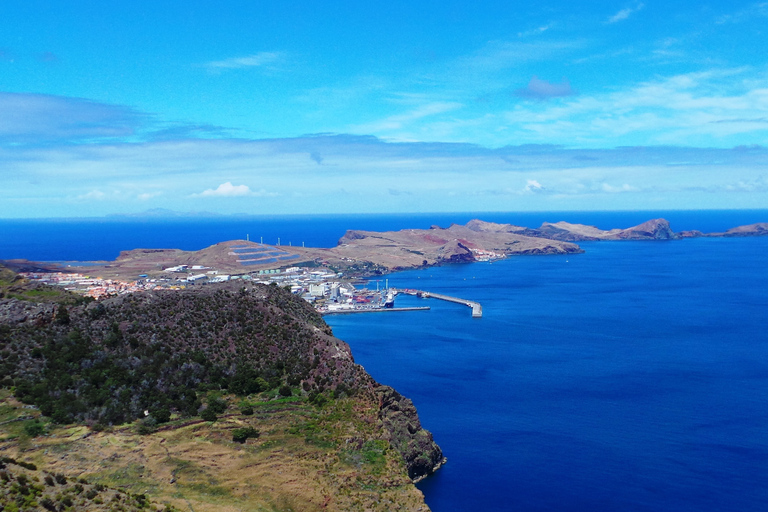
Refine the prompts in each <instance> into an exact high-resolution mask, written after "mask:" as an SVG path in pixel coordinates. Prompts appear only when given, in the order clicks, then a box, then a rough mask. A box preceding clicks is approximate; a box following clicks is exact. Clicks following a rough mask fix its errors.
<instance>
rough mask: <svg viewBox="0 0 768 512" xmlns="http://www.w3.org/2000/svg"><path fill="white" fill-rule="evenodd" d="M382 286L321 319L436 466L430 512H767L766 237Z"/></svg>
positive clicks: (439, 272)
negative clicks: (396, 400)
mask: <svg viewBox="0 0 768 512" xmlns="http://www.w3.org/2000/svg"><path fill="white" fill-rule="evenodd" d="M583 247H584V249H585V250H586V253H585V254H580V255H569V256H547V257H516V258H509V259H507V260H504V261H501V262H496V263H493V264H487V263H485V264H484V263H475V264H471V265H451V266H444V267H440V268H432V269H427V270H420V271H410V272H402V273H398V274H394V275H391V276H389V283H390V285H391V286H396V287H410V288H419V289H424V290H430V291H435V292H440V293H444V294H448V295H453V296H458V297H462V298H466V299H471V300H475V301H479V302H480V303H481V304H482V305H483V318H481V319H473V318H471V317H470V311H469V308H466V307H464V306H461V305H457V304H451V303H446V302H441V301H437V300H433V299H417V298H415V297H410V296H406V297H402V298H401V297H398V299H397V301H396V305H397V306H407V305H415V304H420V305H424V304H428V305H429V306H431V308H432V309H431V310H430V311H427V312H413V313H390V314H387V315H381V314H379V315H349V316H335V317H329V318H328V319H327V320H328V322H329V323H330V325H331V326H332V327H333V330H334V333H335V334H336V335H337V336H338V337H340V338H342V339H344V340H346V341H347V342H348V343H349V344H350V345H351V347H352V351H353V353H354V355H355V358H356V361H357V362H358V363H360V364H362V365H363V366H365V368H366V369H367V370H368V371H369V373H371V374H372V375H373V376H374V378H376V379H378V380H379V381H380V382H384V383H387V384H390V385H392V386H394V387H396V388H397V389H398V390H399V391H400V392H401V393H403V394H404V395H406V396H408V397H410V398H412V399H413V401H414V403H415V404H416V406H417V408H418V410H419V413H420V416H421V420H422V423H423V424H424V426H425V427H426V428H428V429H430V430H431V431H432V432H433V434H434V436H435V439H436V441H437V442H438V443H439V444H440V446H441V447H442V449H443V450H444V452H445V454H446V456H447V457H448V464H446V465H445V466H444V467H443V468H442V469H441V470H440V471H438V472H437V473H436V474H435V475H433V476H432V477H430V478H428V479H426V480H425V481H423V482H422V483H421V484H419V487H420V488H421V490H422V491H423V492H424V494H425V497H426V501H427V504H428V505H429V506H430V507H431V508H432V510H433V511H435V512H448V511H468V510H520V511H583V510H590V511H619V510H620V511H659V510H675V511H691V512H693V511H697V512H702V511H735V510H738V511H742V512H743V511H764V510H768V484H767V482H768V429H767V427H768V334H766V320H767V319H768V273H767V272H766V259H765V255H766V254H768V238H743V239H694V240H682V241H673V242H599V243H589V244H583Z"/></svg>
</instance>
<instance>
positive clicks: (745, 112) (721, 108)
mask: <svg viewBox="0 0 768 512" xmlns="http://www.w3.org/2000/svg"><path fill="white" fill-rule="evenodd" d="M741 74H742V70H739V69H726V70H711V71H708V72H703V73H690V74H684V75H675V76H671V77H667V78H663V79H658V80H654V81H649V82H645V83H641V84H637V85H634V86H632V87H629V88H626V89H624V90H620V91H615V92H612V93H607V94H599V95H591V96H580V97H576V98H573V99H570V100H567V101H564V102H561V103H557V104H554V105H551V106H550V105H549V104H536V105H533V104H527V105H526V104H521V105H518V106H517V107H516V108H515V109H514V110H512V111H510V112H508V113H507V114H506V115H507V116H508V119H509V121H510V122H514V123H515V124H516V126H518V127H521V128H522V129H523V130H530V131H531V132H532V133H535V134H536V136H535V138H536V139H538V140H541V139H548V140H552V141H561V140H571V141H574V142H572V143H575V144H579V145H587V146H589V145H590V141H597V140H598V139H603V140H604V139H605V136H606V134H611V137H612V138H613V140H614V141H616V142H615V144H621V142H620V141H621V139H622V138H624V137H628V136H635V137H638V136H640V135H642V136H641V137H640V138H642V139H643V140H645V141H647V142H646V143H648V142H650V143H657V144H691V143H692V141H696V142H693V143H694V144H697V145H709V144H713V143H715V142H716V141H718V140H727V138H728V137H729V136H732V135H735V134H741V133H753V134H756V135H757V134H759V133H763V134H766V133H768V127H767V126H766V123H764V122H763V120H764V119H765V118H766V117H767V116H768V82H759V81H758V82H755V81H747V80H740V79H739V78H740V75H741ZM716 145H717V144H716Z"/></svg>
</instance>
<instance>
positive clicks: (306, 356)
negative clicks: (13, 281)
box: [0, 283, 443, 510]
mask: <svg viewBox="0 0 768 512" xmlns="http://www.w3.org/2000/svg"><path fill="white" fill-rule="evenodd" d="M0 345H1V346H2V348H3V350H2V353H0V356H1V357H2V359H0V374H2V375H3V379H2V381H0V385H2V386H3V387H5V388H6V389H7V390H8V391H6V392H5V395H3V400H2V403H1V404H0V413H2V414H4V415H6V417H4V418H0V421H4V424H3V428H2V430H0V432H2V434H3V436H4V439H3V441H4V442H3V443H2V444H0V451H1V452H2V453H3V454H5V455H10V456H12V457H15V458H17V459H20V460H24V461H27V462H34V463H36V464H39V465H40V466H41V467H43V468H45V469H47V470H50V471H57V472H62V474H67V475H70V476H77V477H78V478H81V477H83V478H88V479H89V481H90V480H93V481H95V482H98V483H103V484H105V485H106V484H111V485H121V482H124V481H126V479H127V480H128V481H129V482H128V485H127V487H128V489H129V490H130V491H131V492H139V491H140V490H142V489H144V488H146V487H148V488H150V489H151V490H152V491H153V492H150V493H149V494H150V495H151V497H152V499H156V498H158V499H159V498H162V499H163V500H164V502H167V503H171V504H177V505H179V504H183V503H184V500H193V501H195V502H196V505H195V510H198V507H199V506H201V505H204V508H203V509H206V510H224V508H221V507H223V506H224V502H226V501H227V500H222V499H220V498H221V496H230V497H231V498H232V500H229V501H232V502H235V503H237V505H236V506H237V507H239V508H235V509H236V510H251V509H258V507H257V506H256V505H254V504H259V503H260V504H262V505H264V506H266V505H265V504H269V503H272V504H273V506H275V504H279V503H281V502H286V503H288V502H290V503H292V505H291V506H292V507H294V509H295V510H320V509H323V510H356V509H360V510H362V509H370V510H392V509H398V507H402V509H407V510H416V509H418V508H419V507H422V509H423V510H424V509H426V507H425V505H424V504H423V500H422V499H421V498H420V493H419V492H418V491H417V490H416V489H415V487H413V485H412V484H411V481H412V480H417V479H419V478H422V477H424V476H426V475H428V474H430V473H431V472H432V471H434V469H435V468H437V467H439V466H440V465H441V464H442V463H443V455H442V452H441V451H440V449H439V447H438V446H437V445H436V444H435V443H434V441H433V440H432V436H431V434H430V433H429V432H427V431H426V430H424V429H423V428H422V427H421V424H420V422H419V419H418V415H417V413H416V410H415V408H414V407H413V404H412V403H411V402H410V400H408V399H406V398H404V397H402V396H401V395H399V394H398V393H397V392H396V391H395V390H393V389H392V388H389V387H387V386H382V385H380V384H378V383H377V382H375V381H374V380H373V378H371V377H370V375H368V374H367V373H366V372H365V370H364V369H363V368H362V367H360V366H359V365H357V364H355V362H354V359H353V357H352V354H351V352H350V350H349V346H348V345H347V344H346V343H344V342H343V341H341V340H339V339H337V338H335V337H334V336H333V335H332V332H331V330H330V328H329V327H328V326H327V325H326V324H325V322H324V321H323V320H322V318H321V317H320V316H319V315H318V314H317V313H316V312H315V311H314V310H313V309H312V308H311V307H310V306H309V305H308V304H307V303H305V302H304V301H303V300H301V299H299V298H296V297H294V296H293V295H291V294H290V293H289V292H287V291H285V290H283V289H281V288H279V287H277V286H265V285H258V284H256V285H248V286H242V284H241V285H235V284H234V283H223V284H220V285H210V286H206V287H200V288H196V289H190V290H178V291H153V292H142V293H135V294H131V295H126V296H122V297H116V298H111V299H107V300H103V301H98V302H91V303H88V304H79V305H71V304H70V305H65V304H61V303H55V302H52V303H48V304H42V303H32V302H25V301H20V300H18V299H0ZM9 391H12V394H8V393H9ZM17 400H20V401H21V402H22V403H25V404H28V405H25V406H22V405H21V403H19V402H17ZM30 407H31V409H29V408H30ZM25 410H26V411H27V412H26V414H25V412H24V411H25ZM25 418H26V419H25ZM22 426H23V429H22ZM46 432H47V433H49V434H55V436H56V437H55V438H51V437H42V438H41V437H39V436H40V435H41V434H43V433H46ZM166 441H167V443H166ZM120 446H123V447H125V448H122V449H121V448H119V447H120ZM110 447H112V448H110ZM129 447H130V448H129ZM113 448H114V449H113ZM60 454H64V455H65V456H64V457H59V455H60ZM139 466H140V467H141V468H143V469H141V470H139V469H137V468H138V467H139ZM225 467H226V468H227V469H226V471H224V470H223V468H225ZM192 468H194V469H192ZM247 468H251V469H247ZM259 468H260V469H259ZM137 471H138V473H139V474H138V475H137V474H136V472H137ZM221 471H224V473H221ZM276 472H277V473H279V474H285V476H284V477H283V476H276V475H275V473H276ZM118 475H125V477H119V476H118ZM130 475H134V476H130ZM206 475H207V476H206ZM258 475H261V476H259V477H258V478H257V476H258ZM166 477H167V478H166ZM254 478H255V480H254ZM259 478H263V479H264V480H263V482H262V481H260V480H259ZM172 479H173V480H174V481H175V482H176V483H168V482H170V481H171V480H172ZM213 481H216V482H218V483H216V484H215V485H214V484H212V483H210V482H213ZM243 486H245V487H243ZM249 486H250V487H249ZM179 496H181V498H180V497H179ZM281 500H282V501H281ZM286 500H288V501H286ZM387 503H389V506H387V505H386V504H387ZM233 506H234V505H233ZM259 506H261V505H259ZM227 510H232V508H228V509H227Z"/></svg>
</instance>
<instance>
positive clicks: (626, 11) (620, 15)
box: [608, 3, 645, 23]
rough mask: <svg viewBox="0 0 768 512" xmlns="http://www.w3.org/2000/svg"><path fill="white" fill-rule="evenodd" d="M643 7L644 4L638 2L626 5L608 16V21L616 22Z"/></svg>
mask: <svg viewBox="0 0 768 512" xmlns="http://www.w3.org/2000/svg"><path fill="white" fill-rule="evenodd" d="M643 7H645V4H643V3H638V4H636V5H635V6H634V7H627V8H625V9H622V10H620V11H619V12H617V13H616V14H614V15H613V16H611V17H610V18H608V23H616V22H618V21H623V20H625V19H627V18H629V17H630V16H632V15H633V14H634V13H636V12H637V11H639V10H641V9H642V8H643Z"/></svg>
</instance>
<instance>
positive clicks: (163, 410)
mask: <svg viewBox="0 0 768 512" xmlns="http://www.w3.org/2000/svg"><path fill="white" fill-rule="evenodd" d="M149 414H150V415H151V416H152V417H153V418H155V420H156V421H157V423H168V421H169V420H170V419H171V410H170V409H168V408H167V407H158V408H157V409H152V410H151V411H150V413H149Z"/></svg>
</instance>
